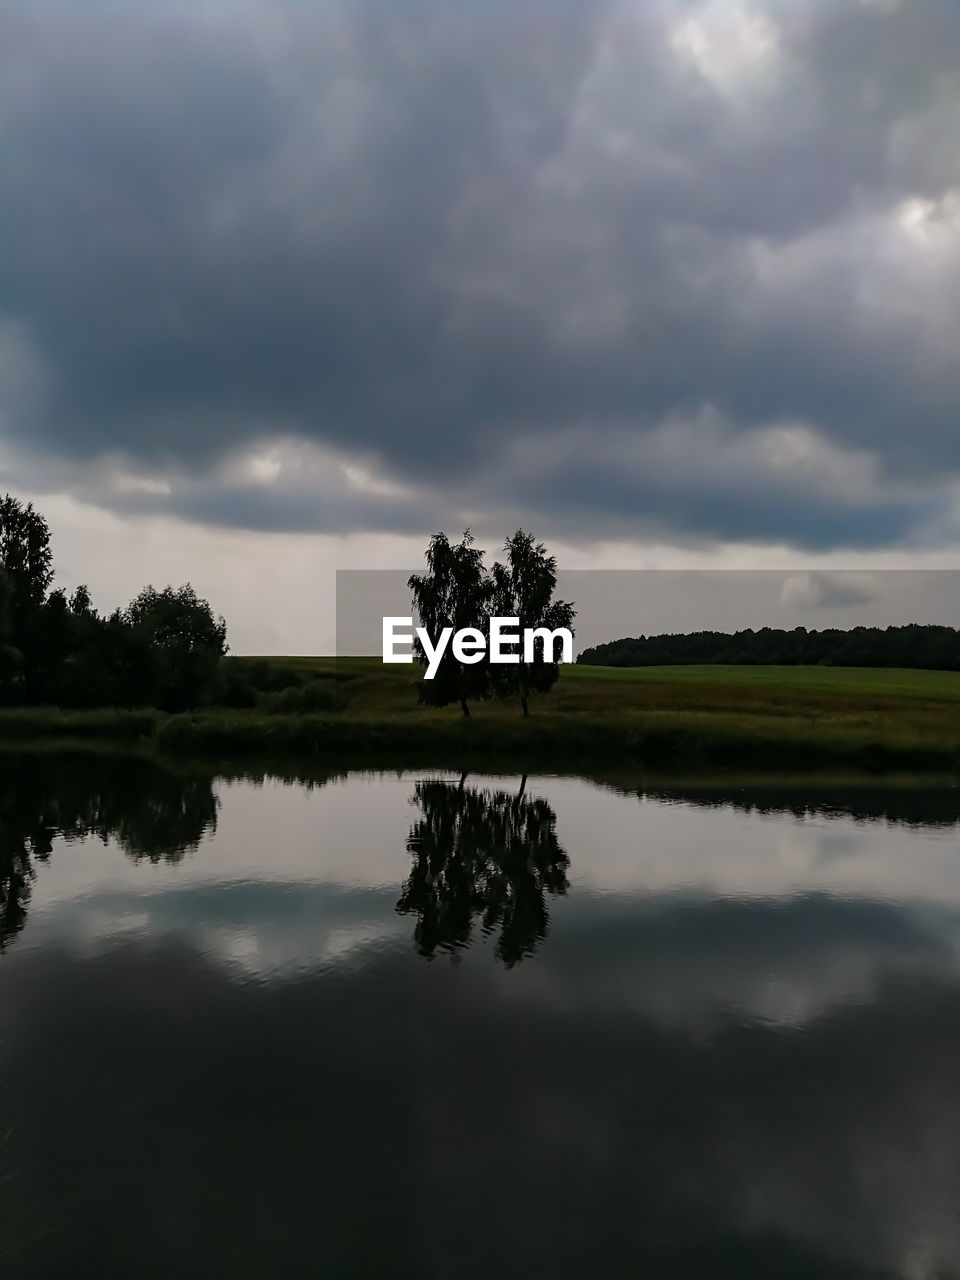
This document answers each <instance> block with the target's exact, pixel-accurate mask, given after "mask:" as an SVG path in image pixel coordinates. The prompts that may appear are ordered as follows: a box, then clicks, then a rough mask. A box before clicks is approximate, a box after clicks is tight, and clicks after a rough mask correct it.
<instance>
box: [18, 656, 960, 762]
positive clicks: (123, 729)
mask: <svg viewBox="0 0 960 1280" xmlns="http://www.w3.org/2000/svg"><path fill="white" fill-rule="evenodd" d="M266 661H267V662H268V663H269V664H270V665H271V666H276V667H278V668H283V669H285V670H287V671H288V672H289V671H294V672H296V674H297V676H298V678H299V679H300V680H302V681H303V682H304V687H309V688H311V689H312V690H314V691H319V692H320V693H321V694H322V695H323V697H322V698H321V702H322V708H323V709H321V710H290V709H289V705H288V703H287V702H285V701H284V698H283V696H280V697H279V698H277V697H274V699H273V701H272V703H271V704H270V705H269V706H266V705H263V706H257V707H254V708H251V709H249V710H246V709H244V710H239V709H238V710H232V709H227V708H211V709H208V710H201V711H195V712H184V713H180V714H176V715H165V714H163V713H161V712H153V711H142V712H141V711H136V712H119V711H118V712H112V711H91V712H82V711H77V712H66V711H58V710H55V709H52V708H51V709H48V708H25V709H22V710H8V711H4V712H0V739H3V740H6V741H7V742H9V741H11V740H17V739H29V738H32V737H35V736H38V735H43V736H45V737H46V736H51V737H62V738H71V737H72V738H78V737H90V738H96V739H100V740H101V741H102V740H103V739H104V738H107V739H118V740H124V741H128V742H129V741H135V742H138V743H139V744H141V745H144V746H156V747H158V748H160V749H161V750H170V751H175V752H177V753H195V754H212V755H215V756H217V757H220V758H224V759H226V758H229V757H234V756H244V755H247V756H249V755H251V754H263V753H290V754H293V755H302V754H304V753H308V754H311V755H318V754H320V755H323V756H330V757H340V758H342V759H343V760H345V761H348V762H350V763H362V762H363V761H365V760H370V761H374V760H377V761H387V762H388V763H389V764H390V766H391V767H392V766H396V767H400V766H402V765H403V764H404V763H407V762H410V763H421V762H422V763H425V764H426V763H429V764H449V765H451V767H458V766H459V764H460V762H463V763H467V762H469V763H470V764H471V766H472V765H474V764H475V763H477V762H487V763H494V762H495V761H497V760H498V759H504V760H508V759H509V760H510V761H511V762H512V761H516V760H519V761H525V760H530V762H531V764H532V765H533V764H537V763H543V764H550V763H554V764H556V765H557V766H558V767H559V766H561V765H563V766H565V765H575V764H576V763H578V762H588V761H593V760H598V761H599V760H605V761H613V760H620V759H622V760H626V761H630V762H632V763H637V764H639V765H641V766H643V767H649V768H674V767H680V768H685V767H708V768H727V767H733V766H737V767H750V768H764V769H766V768H771V769H776V768H791V767H827V768H834V767H845V766H848V765H849V766H852V767H858V768H859V767H867V768H879V769H886V768H906V769H938V770H939V769H944V768H946V769H949V770H953V769H955V768H957V767H958V766H960V673H953V672H942V671H917V670H888V669H864V668H839V667H716V666H703V667H692V666H691V667H677V666H671V667H641V668H637V667H634V668H614V667H587V666H570V667H565V668H563V669H562V670H561V674H560V679H559V680H558V682H557V684H556V685H555V686H554V688H553V689H552V690H551V691H550V692H549V693H548V694H544V695H542V696H539V697H534V698H533V699H532V702H531V714H530V716H529V718H526V719H524V717H523V716H522V715H521V714H520V709H519V706H518V705H516V704H515V703H513V702H481V703H473V704H471V712H472V713H471V715H470V717H469V718H467V719H465V718H464V717H463V716H462V715H461V713H460V711H459V709H458V708H457V707H446V708H443V709H442V710H433V709H430V708H426V707H422V706H420V705H419V704H418V702H417V684H418V682H419V679H420V670H419V668H418V667H416V666H384V665H383V664H382V663H381V661H380V659H379V658H339V659H334V658H323V657H317V658H301V657H287V658H270V659H267V660H266Z"/></svg>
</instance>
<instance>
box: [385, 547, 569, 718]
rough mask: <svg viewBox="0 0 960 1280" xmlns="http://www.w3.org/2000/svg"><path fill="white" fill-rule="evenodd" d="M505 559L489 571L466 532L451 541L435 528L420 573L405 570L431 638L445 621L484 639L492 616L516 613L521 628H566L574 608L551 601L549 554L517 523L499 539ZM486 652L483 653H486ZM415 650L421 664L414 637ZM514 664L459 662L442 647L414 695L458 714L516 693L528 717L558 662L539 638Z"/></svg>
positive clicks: (553, 580)
mask: <svg viewBox="0 0 960 1280" xmlns="http://www.w3.org/2000/svg"><path fill="white" fill-rule="evenodd" d="M503 549H504V553H505V558H504V560H503V561H499V560H498V561H496V562H495V563H494V564H493V566H492V568H491V569H489V570H488V569H487V568H486V566H485V564H484V556H485V554H486V553H485V552H484V551H482V550H481V549H480V548H479V547H478V546H477V545H476V542H475V539H474V537H473V535H472V534H471V533H470V530H469V529H468V530H466V532H465V533H464V534H463V537H462V538H461V540H460V541H459V542H457V543H451V542H450V541H449V539H448V538H447V536H446V534H443V533H436V534H434V535H433V537H432V538H431V539H430V542H429V544H428V546H427V551H426V561H427V572H426V573H423V574H418V573H415V574H412V575H411V576H410V578H409V580H408V586H409V587H410V590H411V592H412V593H413V607H414V610H415V611H416V613H417V614H418V616H419V618H420V623H421V625H422V626H423V628H424V629H425V630H426V632H427V635H428V636H429V638H430V640H431V642H433V643H436V641H437V639H438V637H439V636H440V635H441V633H442V632H443V630H444V629H445V628H447V627H450V628H452V629H453V631H454V632H457V631H463V630H466V629H467V628H470V629H472V630H474V631H478V632H479V633H480V634H481V635H482V636H484V637H489V634H490V619H491V618H516V619H518V628H519V630H520V632H521V634H522V633H523V631H525V630H527V629H535V628H539V627H543V628H546V629H547V630H549V631H555V630H556V629H557V628H558V627H566V628H568V629H570V630H572V628H573V619H574V618H575V617H576V610H575V609H574V607H573V604H572V603H571V602H570V601H567V600H554V598H553V593H554V591H555V590H556V586H557V560H556V556H551V555H549V554H548V552H547V549H546V547H545V546H544V544H543V543H542V542H538V541H537V540H536V538H535V537H534V536H533V534H532V533H527V532H526V531H525V530H523V529H518V530H517V531H516V533H514V534H513V535H512V536H511V537H509V538H507V540H506V542H505V543H504V547H503ZM488 652H489V651H488ZM414 654H415V656H416V658H417V660H418V661H419V662H420V663H421V665H423V666H426V665H427V661H428V660H427V654H426V652H425V650H424V647H423V645H422V644H421V642H420V640H419V639H417V640H416V641H415V642H414ZM519 656H520V660H519V661H518V662H516V663H506V664H497V663H491V662H490V661H489V657H488V654H487V655H485V656H484V657H483V659H482V660H481V661H478V662H471V663H467V662H463V661H462V660H460V659H459V658H457V656H456V654H455V653H454V652H453V650H452V649H451V648H449V647H448V648H447V650H446V651H445V652H444V655H443V657H442V659H441V661H440V666H439V668H438V670H437V673H436V675H435V676H434V678H433V679H432V680H423V681H421V682H420V686H419V699H420V701H421V702H422V703H424V704H425V705H427V706H432V707H445V706H448V705H450V704H457V703H458V704H459V706H460V709H461V711H462V712H463V714H464V715H465V716H468V715H469V714H470V705H469V704H470V703H471V702H474V701H478V700H482V699H486V698H516V699H517V700H518V701H519V703H520V708H521V710H522V712H523V714H524V715H525V716H526V715H529V713H530V708H529V699H530V696H531V694H533V693H546V692H547V691H548V690H549V689H550V688H551V687H552V686H553V684H554V683H555V681H556V679H557V676H558V675H559V667H558V665H557V664H556V663H555V662H552V661H549V660H548V656H547V654H546V652H545V646H544V643H543V641H542V639H538V640H537V641H536V643H535V646H534V652H533V657H532V660H531V661H526V660H524V657H523V655H522V653H521V655H519Z"/></svg>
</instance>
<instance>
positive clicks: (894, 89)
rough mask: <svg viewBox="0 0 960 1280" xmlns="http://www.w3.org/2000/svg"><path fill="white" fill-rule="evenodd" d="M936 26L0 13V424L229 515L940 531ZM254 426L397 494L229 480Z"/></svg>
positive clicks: (953, 390) (951, 254)
mask: <svg viewBox="0 0 960 1280" xmlns="http://www.w3.org/2000/svg"><path fill="white" fill-rule="evenodd" d="M958 15H960V6H958V5H956V4H953V3H943V0H915V2H914V3H911V4H903V5H901V6H899V7H893V6H890V5H879V4H877V3H872V4H867V3H862V2H858V0H831V2H830V3H829V4H828V3H826V0H785V2H784V3H782V4H778V5H776V6H774V5H764V4H762V3H761V2H760V0H755V3H754V4H753V5H752V6H750V5H748V4H746V3H740V4H737V3H733V2H729V3H728V2H724V0H713V2H712V3H707V4H702V3H692V2H691V3H683V2H681V0H646V2H644V0H635V2H634V3H632V4H619V3H614V2H613V0H598V2H597V3H591V4H584V5H576V6H574V5H572V4H565V3H559V2H558V0H523V2H522V3H520V4H513V5H510V6H506V5H502V4H493V5H490V4H486V5H484V6H483V7H482V8H481V7H480V6H470V7H465V6H457V7H455V8H454V7H451V6H449V5H441V4H439V3H438V2H436V3H435V2H434V0H418V2H417V3H415V4H406V5H403V6H395V5H388V4H385V3H377V2H376V0H361V2H359V3H351V4H347V3H341V2H339V0H338V2H332V3H322V4H317V5H312V6H309V7H306V6H303V7H301V6H293V5H291V6H289V7H282V6H274V5H258V4H249V5H242V6H229V7H228V6H220V5H218V4H209V5H205V6H200V7H191V8H188V7H185V6H181V5H179V4H174V3H168V4H166V5H161V6H153V7H152V8H151V9H150V11H149V12H148V11H147V10H146V9H141V8H139V7H135V6H132V5H119V4H97V5H93V6H91V5H85V6H81V5H80V4H70V3H66V2H65V0H61V2H60V3H46V4H43V5H39V6H38V5H35V4H34V5H31V6H25V5H23V4H20V3H14V4H11V5H7V6H5V7H4V11H3V14H2V15H0V152H2V157H3V162H2V166H0V231H2V236H3V240H2V243H3V245H4V253H3V258H2V260H0V432H2V433H3V436H5V437H6V439H7V441H8V442H10V443H12V444H13V445H14V446H15V447H16V448H17V449H18V451H19V452H20V453H21V454H24V453H33V454H34V455H40V456H41V457H46V458H48V459H49V458H50V457H51V456H56V457H58V458H60V459H63V458H69V459H73V460H74V462H75V463H76V465H77V467H78V468H80V472H85V470H86V469H89V468H90V467H91V465H94V464H98V463H99V460H101V459H103V458H105V457H107V458H122V459H123V460H124V465H127V466H129V467H131V468H133V469H135V470H136V469H139V470H141V471H143V470H144V469H146V470H148V471H150V472H151V473H152V474H154V475H158V474H163V475H168V474H169V475H170V476H173V477H175V476H176V475H178V474H179V475H182V474H183V471H184V469H186V470H187V471H188V472H189V474H190V475H191V477H192V481H191V483H190V484H186V483H185V482H182V481H177V480H176V479H175V478H174V479H171V481H170V494H169V495H168V496H167V497H166V498H163V497H162V496H160V495H157V496H156V497H155V499H154V500H153V501H154V503H155V504H156V505H160V506H163V507H164V508H165V509H169V510H171V511H173V512H177V513H180V514H189V515H191V516H192V517H194V518H197V517H199V518H201V519H205V520H209V521H211V522H216V523H227V524H240V525H253V526H255V527H264V526H265V527H285V528H302V527H308V528H322V529H329V528H354V527H371V528H390V529H395V530H398V531H402V530H409V529H412V528H427V529H429V528H433V527H434V526H435V525H436V524H437V519H436V513H437V512H438V511H443V512H444V513H446V512H447V511H448V510H449V511H451V512H454V513H456V512H458V511H460V510H466V511H471V512H474V513H475V512H481V513H482V512H487V513H494V512H497V511H499V510H501V509H509V510H510V511H514V510H516V509H517V508H518V506H519V508H520V509H522V510H525V511H529V512H531V513H532V514H534V515H535V514H537V513H538V512H542V513H544V514H545V515H546V516H549V517H550V519H551V521H552V531H553V532H554V533H564V532H569V533H571V534H573V535H576V536H584V535H586V534H589V533H604V532H617V533H621V534H622V533H624V532H627V533H628V534H629V533H631V532H633V533H638V532H647V531H649V530H650V529H659V530H667V531H669V532H670V533H671V534H672V535H675V536H696V537H700V538H704V537H706V538H709V537H725V538H752V537H760V538H773V539H777V540H783V541H787V542H791V543H795V544H799V545H805V546H810V547H826V546H830V545H836V544H842V545H845V546H866V545H882V544H891V543H902V542H905V541H910V540H911V539H916V538H917V537H921V538H923V537H926V538H927V539H928V540H929V538H930V537H936V536H938V531H941V530H942V529H943V527H944V526H945V523H946V522H947V520H948V515H947V504H948V495H947V491H946V490H947V486H948V483H949V482H950V481H952V478H953V472H954V471H955V470H956V469H957V467H958V465H960V443H958V441H960V436H958V434H957V433H956V431H955V405H956V403H957V402H958V399H960V375H958V374H957V372H956V371H955V369H954V367H953V364H954V362H953V358H952V357H953V355H954V353H955V340H956V338H957V333H958V329H960V325H958V318H960V317H958V311H957V306H956V301H955V296H956V290H955V288H951V287H950V280H951V277H952V275H953V273H954V272H955V271H956V269H957V267H958V264H960V231H958V227H960V210H958V206H957V205H956V204H951V203H950V201H949V200H948V199H946V198H945V197H947V196H948V194H949V192H950V190H951V189H952V188H953V187H954V185H955V184H957V183H960V161H958V159H957V154H956V151H955V148H954V147H953V146H952V145H951V142H950V140H951V138H953V137H954V136H955V128H954V126H955V125H956V124H957V123H958V122H960V90H958V89H957V86H956V82H955V79H954V78H953V72H954V70H955V67H956V65H957V60H958V58H960V20H958ZM907 200H914V204H913V205H911V206H909V207H908V206H907V205H905V204H904V201H907ZM919 200H925V201H927V203H926V204H923V203H917V201H919ZM718 423H719V424H721V425H720V426H718V425H717V424H718ZM678 424H679V425H678ZM783 424H787V425H786V428H784V425H783ZM784 429H786V430H787V431H788V432H790V431H792V432H793V433H794V436H797V433H800V436H801V437H802V439H803V440H805V441H806V442H807V445H808V446H809V447H808V448H807V452H806V454H805V455H804V456H805V457H807V459H808V462H809V458H810V457H811V456H812V457H814V459H815V461H816V460H819V461H817V465H816V466H814V467H813V468H812V469H811V467H810V466H809V465H807V464H804V463H803V461H802V460H801V462H800V463H796V459H792V458H791V457H788V458H787V460H786V462H784V461H783V459H782V458H780V457H779V456H775V455H776V452H777V451H776V449H774V450H773V453H772V454H771V451H770V449H769V448H768V446H769V444H770V441H771V440H772V441H773V442H774V445H775V444H776V441H777V439H778V436H777V433H778V432H781V433H782V431H783V430H784ZM771 433H772V434H771ZM277 437H283V438H287V439H289V438H297V439H301V440H307V441H314V442H317V443H319V444H320V445H322V446H323V447H324V448H326V449H331V448H332V449H334V450H338V451H340V452H341V453H343V454H344V455H349V454H351V453H353V452H358V453H359V454H361V455H363V456H364V457H365V458H367V459H372V460H373V462H374V463H375V464H376V468H377V470H378V474H379V476H380V478H381V479H382V480H389V481H393V482H396V483H397V484H399V485H401V486H405V487H406V488H407V489H408V490H409V489H411V488H412V489H414V490H416V491H417V492H416V495H415V496H408V498H407V500H405V501H399V502H398V501H397V500H396V499H395V498H394V497H391V496H389V495H387V496H385V495H384V493H383V492H381V491H378V490H372V489H368V490H362V491H360V492H359V493H357V494H350V495H347V498H346V499H343V500H341V501H337V500H335V498H334V496H333V495H332V494H326V495H325V494H324V492H323V490H322V486H321V488H320V489H318V491H317V498H316V501H313V502H312V501H311V500H310V497H309V495H307V494H301V495H300V496H299V497H295V498H291V495H290V492H289V489H288V487H287V485H285V484H284V483H283V482H282V480H281V482H279V483H278V484H277V485H276V486H275V487H274V488H270V487H263V488H261V489H260V490H258V491H256V492H255V493H252V494H251V493H249V492H248V491H247V489H246V488H245V487H244V486H243V485H242V484H241V485H239V486H238V485H236V484H235V483H233V482H231V481H230V480H229V478H228V477H226V476H225V475H224V467H225V465H226V464H227V463H228V462H229V460H230V459H231V458H233V457H235V456H236V455H237V454H238V453H240V452H242V451H243V450H244V449H245V448H248V447H253V446H255V445H256V446H259V445H260V444H261V443H262V442H263V441H264V440H269V439H272V438H277ZM798 438H799V437H798ZM665 440H666V441H672V442H673V443H672V445H671V446H670V447H669V448H668V447H667V445H666V444H664V441H665ZM571 441H576V442H578V443H577V444H576V447H573V446H571ZM515 463H516V464H517V465H514V464H515ZM80 472H78V474H79V473H80ZM825 476H826V477H828V478H829V480H830V482H829V483H825V482H824V477H825ZM836 476H839V480H837V479H836ZM100 500H102V501H115V500H114V499H111V498H109V497H108V496H106V495H105V494H100ZM344 502H346V505H347V507H348V508H349V511H348V512H347V513H346V514H344V512H343V511H342V507H343V505H344ZM418 511H419V512H420V513H421V514H420V516H419V517H418V515H417V512H418ZM931 530H932V531H933V532H932V533H931Z"/></svg>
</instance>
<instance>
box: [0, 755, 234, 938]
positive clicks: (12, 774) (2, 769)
mask: <svg viewBox="0 0 960 1280" xmlns="http://www.w3.org/2000/svg"><path fill="white" fill-rule="evenodd" d="M216 819H217V800H216V797H215V796H214V794H213V790H212V788H211V786H210V780H209V778H204V777H196V776H190V777H182V776H180V775H179V774H176V773H172V772H170V771H169V770H168V769H164V768H162V767H160V766H159V765H157V764H155V763H154V762H153V761H150V760H146V759H143V758H139V757H134V758H128V759H119V758H113V757H110V758H105V757H98V756H90V757H87V756H83V755H81V754H79V753H76V754H71V755H59V754H55V755H54V754H40V753H38V754H36V755H24V756H18V755H9V756H8V755H4V756H3V758H2V761H0V950H2V949H3V947H4V946H5V944H6V942H7V941H8V940H9V939H10V938H11V937H12V936H13V935H15V934H16V933H18V932H19V930H20V929H22V928H23V924H24V921H25V918H26V912H27V906H28V903H29V900H30V890H31V884H32V881H33V878H34V876H35V874H36V864H37V863H38V862H46V861H47V859H48V858H49V856H50V853H51V851H52V849H53V841H54V840H55V839H56V838H58V837H59V838H63V839H66V840H79V839H82V838H83V837H85V836H89V835H95V836H99V837H100V839H102V840H103V841H104V842H106V841H107V840H110V839H113V840H116V842H117V843H118V844H119V845H120V847H121V848H122V849H123V850H124V852H125V853H127V854H128V855H129V856H130V857H132V858H135V859H140V858H144V857H145V858H149V859H150V860H151V862H158V861H160V860H161V859H162V860H164V861H167V862H179V861H180V859H181V858H183V856H184V854H186V853H187V852H189V851H190V850H193V849H195V848H196V847H197V846H198V845H199V843H200V841H201V839H202V838H203V835H204V833H205V832H206V831H207V830H208V828H213V827H215V825H216Z"/></svg>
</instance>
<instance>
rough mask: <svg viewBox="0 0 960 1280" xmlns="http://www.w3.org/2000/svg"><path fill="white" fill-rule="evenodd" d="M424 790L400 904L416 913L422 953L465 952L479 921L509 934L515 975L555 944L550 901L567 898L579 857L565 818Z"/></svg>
mask: <svg viewBox="0 0 960 1280" xmlns="http://www.w3.org/2000/svg"><path fill="white" fill-rule="evenodd" d="M464 782H465V775H464V777H463V778H461V780H460V785H459V786H455V785H454V784H453V783H449V782H419V783H417V786H416V790H415V791H414V794H413V797H412V803H414V804H417V805H419V806H420V808H421V809H422V810H423V817H422V818H421V819H420V820H419V821H418V822H416V823H415V824H414V826H413V828H412V829H411V831H410V837H409V839H408V841H407V849H408V851H409V852H410V853H412V854H413V859H414V861H413V867H412V869H411V872H410V876H409V879H408V880H407V881H406V882H405V883H404V886H403V893H402V894H401V895H400V901H399V902H398V903H397V910H398V911H399V912H400V913H401V915H408V914H415V915H416V916H417V924H416V928H415V930H414V938H415V940H416V943H417V947H418V949H419V951H420V953H421V955H425V956H432V955H433V954H434V952H435V951H436V950H437V949H438V948H439V949H442V950H455V949H457V948H459V947H465V946H467V945H468V944H469V942H470V937H471V933H472V929H473V923H474V920H475V919H479V921H480V923H481V928H482V929H483V932H484V934H490V933H494V932H497V931H499V938H498V941H497V955H498V957H499V958H500V959H501V960H502V961H503V963H504V964H505V965H507V966H508V967H510V966H512V965H515V964H517V963H519V961H521V960H522V959H523V958H524V957H525V956H529V955H532V954H533V952H534V951H535V950H536V948H537V946H538V944H539V943H540V942H541V941H542V940H543V939H544V938H545V937H546V934H547V929H548V927H549V922H550V915H549V912H548V910H547V904H546V895H547V894H548V893H550V894H563V893H566V890H567V885H568V882H567V868H568V866H569V865H570V859H569V858H568V857H567V855H566V853H565V852H564V851H563V849H561V847H560V845H559V844H558V843H557V835H556V814H555V813H554V811H553V810H552V809H551V807H550V805H549V804H547V802H546V800H543V799H539V798H538V799H529V798H527V797H525V796H524V790H525V786H526V778H524V779H523V782H521V785H520V790H519V792H518V794H517V795H515V796H511V795H508V794H507V793H506V792H503V791H479V790H477V789H476V788H475V787H466V786H464Z"/></svg>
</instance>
